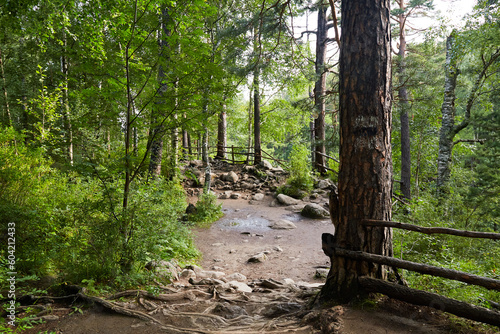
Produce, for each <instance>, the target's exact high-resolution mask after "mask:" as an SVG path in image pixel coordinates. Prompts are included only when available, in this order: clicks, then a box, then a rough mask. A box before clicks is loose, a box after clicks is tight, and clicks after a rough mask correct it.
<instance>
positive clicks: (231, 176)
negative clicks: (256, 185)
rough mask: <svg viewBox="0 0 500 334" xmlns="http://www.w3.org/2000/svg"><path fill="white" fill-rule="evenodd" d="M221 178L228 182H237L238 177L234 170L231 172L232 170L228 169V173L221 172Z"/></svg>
mask: <svg viewBox="0 0 500 334" xmlns="http://www.w3.org/2000/svg"><path fill="white" fill-rule="evenodd" d="M221 179H222V180H223V181H228V182H233V183H236V182H238V180H239V177H238V174H236V173H235V172H233V171H230V172H229V173H227V174H223V175H222V176H221Z"/></svg>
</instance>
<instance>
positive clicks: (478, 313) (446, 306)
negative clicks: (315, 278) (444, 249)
mask: <svg viewBox="0 0 500 334" xmlns="http://www.w3.org/2000/svg"><path fill="white" fill-rule="evenodd" d="M361 224H363V225H365V226H370V227H392V228H399V229H404V230H409V231H414V232H419V233H424V234H448V235H455V236H461V237H466V238H483V239H491V240H500V233H490V232H476V231H464V230H457V229H452V228H444V227H421V226H417V225H412V224H406V223H400V222H393V221H384V220H375V219H364V220H362V221H361ZM325 235H328V237H326V238H322V240H323V251H324V252H325V254H327V255H328V256H330V257H334V256H341V257H345V258H349V259H352V260H357V261H365V262H369V263H377V264H381V265H386V266H390V267H392V268H401V269H406V270H410V271H414V272H418V273H421V274H426V275H431V276H438V277H443V278H446V279H451V280H455V281H460V282H464V283H467V284H472V285H476V286H481V287H484V288H486V289H489V290H496V291H500V280H498V279H494V278H490V277H483V276H478V275H474V274H469V273H466V272H463V271H458V270H453V269H447V268H441V267H436V266H431V265H427V264H422V263H417V262H412V261H406V260H401V259H397V258H394V257H389V256H383V255H378V254H372V253H366V252H362V251H353V250H348V249H343V248H339V247H337V246H336V244H335V241H334V238H333V236H332V235H330V234H328V233H326V234H325ZM325 240H326V241H325ZM358 282H359V284H360V286H361V287H362V288H363V289H365V290H366V291H367V292H377V293H382V294H385V295H387V296H389V297H391V298H395V299H399V300H402V301H405V302H409V303H412V304H416V305H427V306H430V307H433V308H437V309H440V310H442V311H444V312H448V313H451V314H455V315H458V316H460V317H464V318H468V319H471V320H475V321H480V322H484V323H487V324H490V325H494V326H499V327H500V313H499V312H496V311H492V310H489V309H486V308H483V307H478V306H475V305H471V304H468V303H465V302H461V301H457V300H454V299H450V298H447V297H443V296H440V295H437V294H434V293H430V292H426V291H421V290H416V289H411V288H408V287H403V286H401V285H397V284H393V283H390V282H386V281H383V280H379V279H373V278H370V277H366V276H362V277H359V278H358Z"/></svg>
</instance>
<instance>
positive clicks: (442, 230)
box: [361, 219, 500, 240]
mask: <svg viewBox="0 0 500 334" xmlns="http://www.w3.org/2000/svg"><path fill="white" fill-rule="evenodd" d="M361 223H362V224H363V225H366V226H379V227H394V228H400V229H403V230H409V231H415V232H420V233H424V234H450V235H457V236H460V237H468V238H483V239H492V240H500V233H494V232H475V231H464V230H457V229H454V228H446V227H422V226H417V225H412V224H406V223H400V222H393V221H386V220H376V219H364V220H363V221H362V222H361Z"/></svg>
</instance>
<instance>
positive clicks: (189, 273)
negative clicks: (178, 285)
mask: <svg viewBox="0 0 500 334" xmlns="http://www.w3.org/2000/svg"><path fill="white" fill-rule="evenodd" d="M180 276H181V277H182V278H195V277H196V273H195V272H194V270H191V269H184V270H183V271H181V275H180Z"/></svg>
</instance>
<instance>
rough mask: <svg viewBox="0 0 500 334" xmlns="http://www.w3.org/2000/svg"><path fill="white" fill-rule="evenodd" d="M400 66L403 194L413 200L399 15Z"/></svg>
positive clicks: (401, 5) (402, 18) (403, 43)
mask: <svg viewBox="0 0 500 334" xmlns="http://www.w3.org/2000/svg"><path fill="white" fill-rule="evenodd" d="M399 9H401V11H403V10H404V9H405V1H404V0H399ZM398 19H399V59H398V60H399V64H398V65H399V66H398V72H399V73H398V81H399V86H400V88H399V108H400V114H399V119H400V122H401V193H402V194H403V197H404V198H407V199H410V198H411V151H410V119H409V117H408V110H409V109H410V104H409V103H408V91H407V89H406V86H405V84H404V82H405V72H406V61H405V56H406V33H405V28H406V27H405V16H404V14H403V13H401V14H399V16H398Z"/></svg>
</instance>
